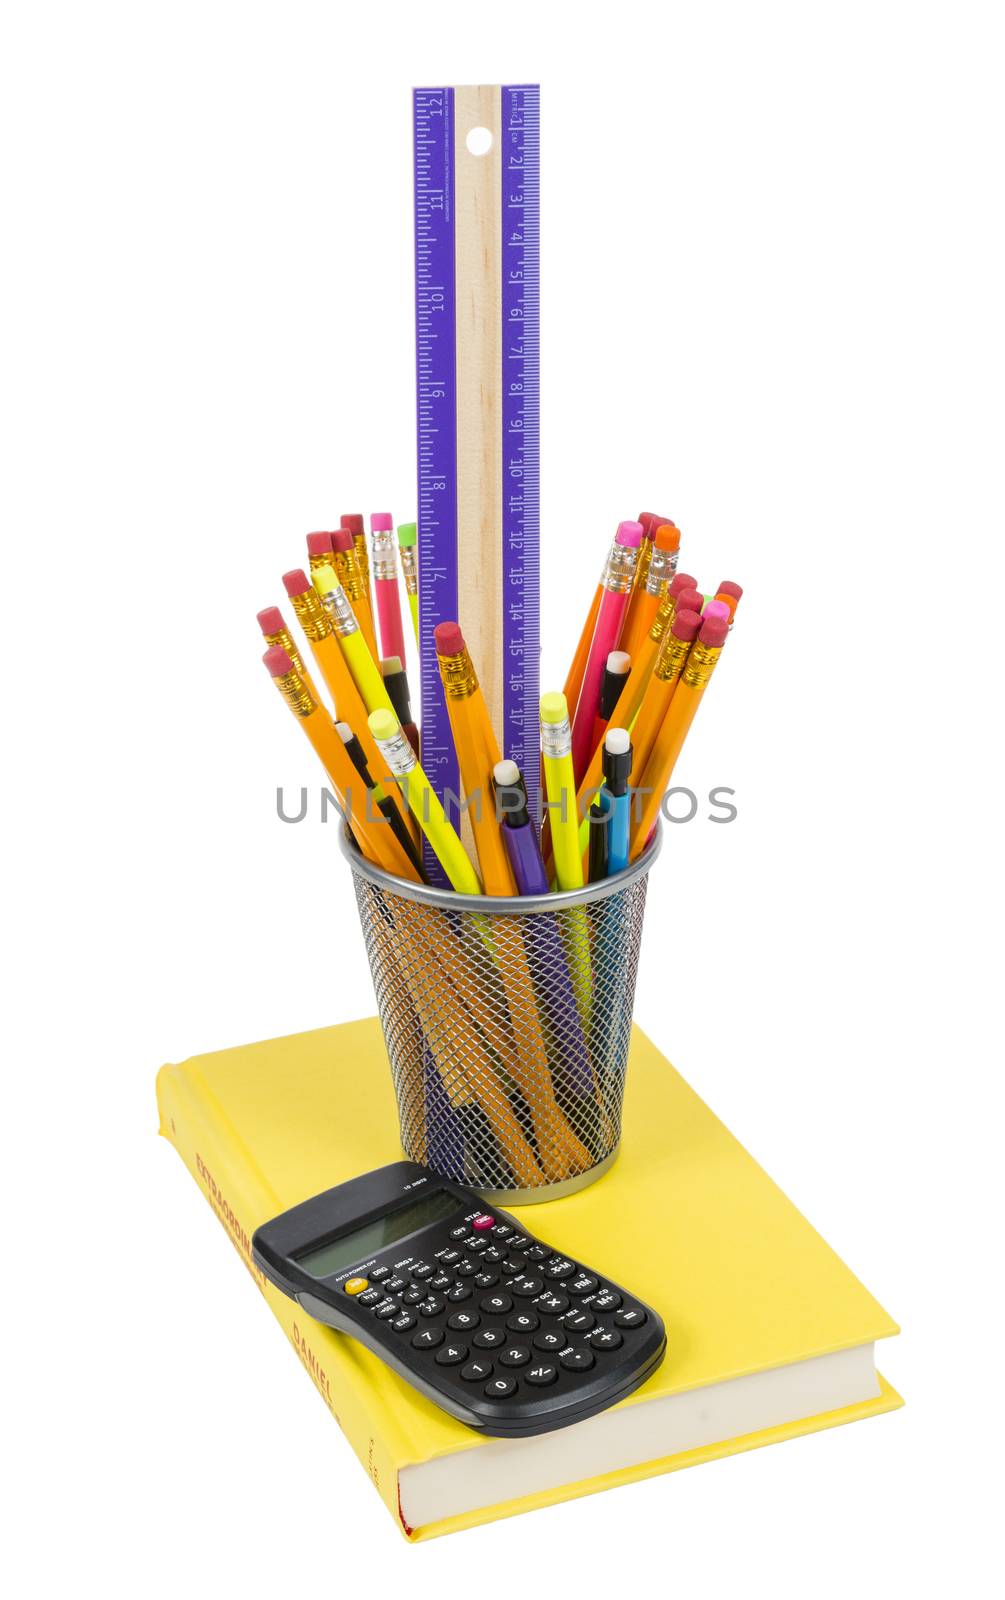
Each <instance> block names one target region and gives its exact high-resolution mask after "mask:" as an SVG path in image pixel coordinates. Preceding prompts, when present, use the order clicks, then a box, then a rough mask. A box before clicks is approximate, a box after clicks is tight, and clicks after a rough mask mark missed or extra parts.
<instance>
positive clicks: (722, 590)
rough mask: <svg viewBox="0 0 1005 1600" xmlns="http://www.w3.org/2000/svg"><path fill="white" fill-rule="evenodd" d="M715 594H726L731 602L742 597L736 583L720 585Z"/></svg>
mask: <svg viewBox="0 0 1005 1600" xmlns="http://www.w3.org/2000/svg"><path fill="white" fill-rule="evenodd" d="M715 592H716V594H728V595H729V596H730V598H731V599H732V600H739V599H740V598H741V597H742V595H743V590H742V589H741V588H740V585H739V584H738V583H720V585H719V587H718V589H716V591H715Z"/></svg>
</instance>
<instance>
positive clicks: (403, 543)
mask: <svg viewBox="0 0 1005 1600" xmlns="http://www.w3.org/2000/svg"><path fill="white" fill-rule="evenodd" d="M418 537H419V534H418V529H417V528H416V526H415V523H414V522H402V523H401V524H400V525H399V527H398V555H399V556H400V558H401V575H402V577H403V578H404V580H405V593H406V594H407V595H408V609H409V610H410V611H411V613H412V628H413V630H414V632H415V642H416V644H418V642H419V561H418V554H419V553H418V551H417V549H416V542H417V540H418ZM403 659H404V658H403Z"/></svg>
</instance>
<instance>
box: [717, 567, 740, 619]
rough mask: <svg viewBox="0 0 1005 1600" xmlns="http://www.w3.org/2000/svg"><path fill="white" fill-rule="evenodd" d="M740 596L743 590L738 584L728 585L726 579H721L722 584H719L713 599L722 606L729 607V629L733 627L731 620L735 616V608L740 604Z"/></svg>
mask: <svg viewBox="0 0 1005 1600" xmlns="http://www.w3.org/2000/svg"><path fill="white" fill-rule="evenodd" d="M742 594H743V590H742V589H741V588H740V585H739V584H738V583H729V582H728V581H727V580H726V579H723V581H722V583H720V585H719V587H718V589H716V591H715V598H716V599H717V600H721V601H722V602H723V604H724V605H727V606H728V607H729V625H730V627H732V626H733V620H734V618H735V616H736V608H737V606H738V605H739V604H740V597H741V595H742Z"/></svg>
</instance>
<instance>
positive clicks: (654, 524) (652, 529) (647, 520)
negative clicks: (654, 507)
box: [639, 511, 670, 539]
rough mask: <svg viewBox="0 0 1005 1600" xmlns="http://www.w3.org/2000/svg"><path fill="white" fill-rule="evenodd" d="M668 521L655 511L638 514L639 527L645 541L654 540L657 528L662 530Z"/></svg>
mask: <svg viewBox="0 0 1005 1600" xmlns="http://www.w3.org/2000/svg"><path fill="white" fill-rule="evenodd" d="M669 521H670V518H669V517H661V516H660V515H659V513H658V512H657V511H640V512H639V525H640V527H641V529H642V532H643V534H644V535H645V537H646V538H647V539H655V537H656V530H657V528H662V527H663V526H664V525H665V524H666V523H668V522H669Z"/></svg>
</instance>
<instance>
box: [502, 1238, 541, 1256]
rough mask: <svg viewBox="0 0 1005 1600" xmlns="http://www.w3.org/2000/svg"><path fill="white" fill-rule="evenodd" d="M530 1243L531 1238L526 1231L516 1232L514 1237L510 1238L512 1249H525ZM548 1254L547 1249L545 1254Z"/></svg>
mask: <svg viewBox="0 0 1005 1600" xmlns="http://www.w3.org/2000/svg"><path fill="white" fill-rule="evenodd" d="M529 1244H530V1240H529V1239H528V1237H527V1235H526V1234H525V1233H514V1234H513V1235H512V1237H511V1239H510V1249H511V1250H523V1249H525V1247H526V1246H527V1245H529ZM547 1254H548V1252H547V1250H546V1251H545V1255H547Z"/></svg>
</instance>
